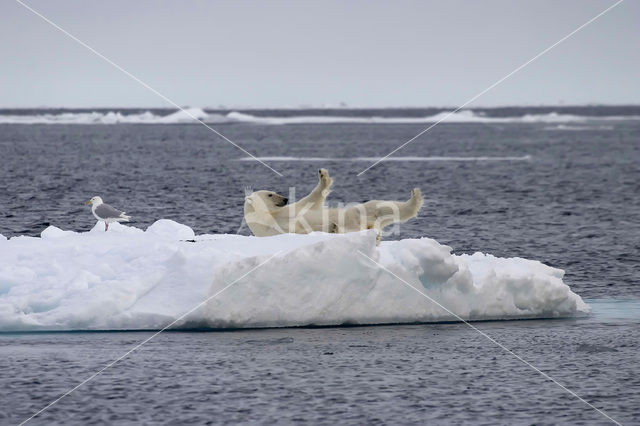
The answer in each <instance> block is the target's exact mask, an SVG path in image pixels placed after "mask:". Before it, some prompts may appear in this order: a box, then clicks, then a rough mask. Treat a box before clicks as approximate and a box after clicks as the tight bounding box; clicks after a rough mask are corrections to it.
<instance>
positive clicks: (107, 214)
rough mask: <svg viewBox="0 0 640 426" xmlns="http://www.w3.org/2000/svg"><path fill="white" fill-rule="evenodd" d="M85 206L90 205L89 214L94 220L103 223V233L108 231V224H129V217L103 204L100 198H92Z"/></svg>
mask: <svg viewBox="0 0 640 426" xmlns="http://www.w3.org/2000/svg"><path fill="white" fill-rule="evenodd" d="M85 204H91V213H93V215H94V216H95V217H96V219H98V220H99V221H100V220H101V221H103V222H104V231H105V232H107V231H108V230H109V224H110V223H111V222H129V219H131V217H129V216H127V215H126V214H124V212H121V211H120V210H117V209H114V208H113V207H111V206H110V205H109V204H105V203H104V202H103V201H102V198H100V197H93V198H92V199H90V200H89V201H86V202H85Z"/></svg>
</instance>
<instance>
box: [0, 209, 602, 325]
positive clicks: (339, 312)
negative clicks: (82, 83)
mask: <svg viewBox="0 0 640 426" xmlns="http://www.w3.org/2000/svg"><path fill="white" fill-rule="evenodd" d="M274 255H275V256H274ZM271 257H273V258H271ZM265 261H266V263H264V265H262V266H259V267H258V268H256V266H258V265H260V264H261V263H263V262H265ZM374 261H375V262H377V263H379V264H380V265H382V266H383V267H382V268H381V267H380V266H379V265H378V264H376V263H375V262H374ZM253 268H256V269H255V270H254V271H252V269H253ZM562 277H563V271H562V270H559V269H556V268H551V267H549V266H546V265H543V264H542V263H540V262H536V261H531V260H526V259H519V258H511V259H501V258H497V257H494V256H491V255H487V254H482V253H475V254H473V255H460V256H456V255H453V254H451V248H450V247H448V246H445V245H441V244H439V243H438V242H437V241H435V240H433V239H429V238H421V239H407V240H400V241H383V242H382V244H381V245H380V246H376V238H375V234H374V232H373V231H363V232H356V233H350V234H338V235H336V234H325V233H312V234H309V235H298V234H284V235H277V236H274V237H267V238H258V237H246V236H240V235H199V236H195V235H194V233H193V230H192V229H191V228H189V227H188V226H186V225H182V224H180V223H177V222H174V221H171V220H160V221H157V222H156V223H154V224H153V225H151V226H150V227H149V228H148V229H147V230H146V231H142V230H140V229H138V228H135V227H133V226H125V225H121V224H118V223H114V224H112V225H111V226H110V227H109V231H108V232H105V231H104V228H103V226H102V224H101V223H98V224H97V225H96V227H95V228H94V229H92V230H91V231H90V232H83V233H77V232H71V231H63V230H61V229H59V228H56V227H49V228H47V229H46V230H45V231H43V233H42V236H41V238H34V237H24V236H23V237H14V238H11V239H10V240H6V239H5V240H3V239H1V238H0V330H3V331H18V330H95V329H103V330H114V329H159V328H162V327H164V326H166V325H167V324H169V323H170V322H171V321H173V320H174V319H176V318H179V317H181V316H182V315H183V314H184V313H186V312H188V311H190V310H191V309H193V308H194V307H196V306H198V305H200V304H201V305H202V306H200V307H199V308H198V309H195V310H194V311H193V312H191V313H190V314H189V315H187V316H186V317H185V318H183V319H181V320H180V321H179V322H178V323H177V324H176V326H178V327H192V326H199V327H200V326H204V327H265V326H269V327H280V326H299V325H310V324H317V325H338V324H345V323H355V324H380V323H404V322H415V321H424V322H430V321H445V320H452V319H456V318H457V317H456V316H460V317H462V318H465V319H471V320H486V319H509V318H555V317H570V316H576V315H581V314H584V313H587V312H588V311H589V307H588V306H587V305H586V304H585V303H584V302H583V301H582V299H581V298H580V296H578V295H577V294H575V293H573V292H572V291H571V289H570V288H569V286H567V285H566V284H565V283H564V282H563V281H562ZM232 283H233V285H231V286H230V287H229V288H227V289H226V290H225V291H224V292H222V293H220V294H219V295H218V296H216V297H214V298H211V299H210V300H208V298H210V297H211V296H212V295H215V294H216V293H217V292H219V291H220V290H221V289H223V288H224V287H225V286H228V285H229V284H232ZM412 287H413V288H412ZM419 293H421V294H419Z"/></svg>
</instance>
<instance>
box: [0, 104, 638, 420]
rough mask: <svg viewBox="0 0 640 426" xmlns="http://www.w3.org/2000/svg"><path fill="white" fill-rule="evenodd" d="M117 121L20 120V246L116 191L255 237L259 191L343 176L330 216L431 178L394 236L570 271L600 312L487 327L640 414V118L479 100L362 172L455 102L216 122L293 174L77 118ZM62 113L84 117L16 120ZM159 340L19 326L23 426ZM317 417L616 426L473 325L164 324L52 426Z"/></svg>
mask: <svg viewBox="0 0 640 426" xmlns="http://www.w3.org/2000/svg"><path fill="white" fill-rule="evenodd" d="M113 111H114V110H108V111H100V110H86V111H77V110H73V111H70V110H18V111H16V110H0V123H2V124H0V234H2V235H4V236H6V237H11V236H16V235H33V236H37V235H39V233H40V232H41V231H42V230H43V229H45V228H46V227H47V226H48V225H55V226H58V227H60V228H62V229H70V230H76V231H87V230H89V229H91V227H93V225H94V224H95V220H94V218H93V217H92V215H91V213H90V210H89V208H88V207H87V206H85V205H84V201H86V200H87V199H89V198H90V197H92V196H94V195H100V196H101V197H102V198H103V199H104V200H105V202H107V203H109V204H112V205H113V206H115V207H117V208H120V209H123V210H126V211H127V213H128V214H130V215H131V216H132V217H133V219H134V222H133V223H132V225H134V226H138V227H146V226H148V225H150V224H151V223H153V222H154V221H156V220H157V219H161V218H169V219H174V220H176V221H178V222H180V223H184V224H187V225H189V226H190V227H192V228H193V229H194V230H195V231H196V233H236V232H238V233H240V234H246V235H248V229H247V228H246V227H244V226H243V225H242V205H243V198H244V191H245V188H246V187H252V188H253V189H254V190H258V189H271V190H275V191H278V192H280V193H282V194H292V192H290V191H295V194H297V196H298V197H302V196H304V195H305V194H306V192H308V191H309V190H311V189H312V188H313V187H314V186H315V184H316V181H317V178H316V173H317V169H318V168H320V167H323V168H327V169H328V170H329V172H330V173H331V175H332V177H333V179H334V185H333V192H332V193H331V195H330V196H329V199H328V201H329V203H330V204H337V203H347V202H354V201H358V202H360V201H366V200H369V199H407V198H408V197H409V192H410V190H411V188H413V187H419V188H421V189H422V192H423V196H424V197H425V199H426V201H425V206H424V207H423V209H422V211H421V213H420V217H418V218H416V219H413V220H411V221H409V222H408V223H406V224H404V225H402V226H401V227H400V228H399V230H398V232H396V233H394V234H392V235H388V236H386V237H385V238H387V239H399V238H412V237H422V236H427V237H431V238H434V239H436V240H438V241H439V242H441V243H444V244H447V245H450V246H451V247H452V248H453V250H454V252H455V253H473V252H475V251H483V252H486V253H491V254H494V255H496V256H501V257H514V256H518V257H524V258H529V259H537V260H540V261H542V262H544V263H546V264H549V265H551V266H554V267H558V268H561V269H564V270H565V271H566V275H565V282H566V283H567V284H568V285H570V286H571V288H572V289H573V291H575V292H576V293H578V294H579V295H581V296H582V297H583V298H585V300H586V301H587V302H588V303H589V304H590V305H591V306H592V307H593V310H594V314H593V315H591V316H590V317H588V318H583V319H573V320H535V321H503V322H481V323H476V324H475V326H476V327H478V329H480V330H482V331H483V332H485V333H487V334H488V335H490V336H491V337H492V338H494V339H495V340H496V341H498V342H500V343H501V344H503V345H504V346H505V347H506V348H508V349H510V350H512V351H514V352H515V353H517V354H518V355H520V356H521V357H522V358H523V359H525V360H526V361H528V362H530V363H531V364H533V365H534V366H536V367H537V368H539V369H540V370H542V371H544V372H545V373H547V374H549V375H550V376H552V377H553V378H554V379H556V380H557V381H558V382H559V383H560V384H562V385H564V386H566V387H567V388H568V389H570V390H572V391H574V392H575V393H577V394H578V395H580V396H581V397H583V398H584V399H585V400H587V401H589V402H590V403H592V404H593V405H594V406H596V407H598V408H600V409H602V410H603V411H604V412H606V414H608V415H609V416H611V417H612V418H614V419H615V420H617V421H619V422H621V423H623V424H637V423H639V422H640V408H639V407H640V378H639V376H638V369H637V366H638V365H639V363H640V355H639V345H640V341H639V338H640V335H639V331H638V330H639V328H638V326H639V325H640V308H639V306H640V305H639V302H638V299H640V197H639V195H640V119H639V118H638V117H640V107H564V108H558V107H554V108H501V109H486V110H482V109H474V111H473V113H474V116H473V117H472V118H471V119H469V117H468V116H464V115H463V116H461V119H460V120H458V121H456V122H443V123H440V124H438V125H437V126H435V127H433V128H432V129H431V130H429V131H428V132H426V133H425V134H424V135H422V136H421V137H419V138H417V139H416V140H415V141H413V142H412V143H410V144H408V145H407V146H406V147H404V148H403V149H401V150H400V151H398V152H397V153H395V154H394V156H393V157H396V160H395V161H384V162H381V163H379V164H377V165H376V166H374V167H372V168H371V169H369V170H367V171H366V172H364V173H362V174H360V175H359V173H360V172H362V171H363V170H365V169H366V168H367V167H369V166H370V165H371V164H372V163H373V162H374V161H375V159H376V158H379V157H381V156H383V155H386V154H388V153H389V152H390V151H392V150H393V149H395V148H396V147H397V146H399V145H401V144H402V143H404V142H406V141H407V140H409V139H411V138H412V137H414V136H415V135H416V134H418V133H419V132H421V131H422V130H424V129H425V128H426V127H428V126H430V125H431V123H432V122H429V121H428V120H427V121H426V122H425V123H420V122H412V121H411V120H409V118H416V117H417V118H420V117H431V116H437V114H441V113H442V112H446V110H444V109H422V110H416V109H411V110H407V109H394V110H354V109H340V110H252V111H240V113H242V114H248V115H250V117H253V119H252V120H253V121H251V120H247V119H245V118H246V117H245V116H242V117H245V118H243V120H244V121H242V120H240V121H238V120H235V121H234V120H227V121H224V120H219V119H216V121H219V122H217V123H215V124H214V123H213V121H208V122H210V124H209V125H210V126H212V127H213V128H215V129H216V130H217V131H219V132H221V133H222V134H224V135H225V136H226V137H228V138H229V139H230V140H232V141H234V142H236V143H237V144H238V145H240V146H241V147H242V148H243V149H244V150H246V151H247V152H248V153H250V154H251V155H253V156H256V157H260V158H263V159H264V160H263V161H264V162H265V163H267V164H268V165H269V166H270V167H272V168H273V169H275V170H276V171H278V172H279V173H281V174H282V176H279V175H278V174H276V173H274V172H273V171H272V170H270V169H269V168H267V167H265V166H264V165H262V164H260V163H259V162H257V161H251V157H250V155H249V154H247V152H243V151H242V150H240V149H238V148H237V147H234V146H232V145H231V144H230V143H228V142H226V141H224V140H222V139H221V138H220V137H219V136H218V135H216V134H214V133H213V132H212V131H211V130H209V129H207V128H206V127H205V126H203V125H201V124H198V123H188V122H173V123H167V124H165V123H161V122H153V123H151V124H150V123H140V124H137V123H130V122H129V123H127V122H119V121H118V120H116V121H115V122H114V123H113V124H105V122H109V120H106V121H104V120H102V119H100V120H102V121H100V122H96V123H93V122H86V120H85V118H82V120H81V121H82V122H83V124H68V122H69V121H71V122H72V121H73V119H74V117H76V115H77V114H83V113H89V114H92V113H94V112H97V115H98V116H100V117H103V116H104V115H105V114H109V113H110V112H113ZM116 112H117V113H118V114H120V115H121V116H128V115H135V114H144V113H145V112H146V110H117V111H116ZM151 113H152V114H153V115H154V116H159V117H163V116H167V115H169V114H171V113H173V111H169V110H153V111H151ZM206 113H207V114H210V115H211V116H212V117H213V116H215V117H220V116H221V117H228V116H230V113H232V111H228V110H216V111H209V110H207V111H206ZM59 114H70V115H71V118H72V119H71V120H66V122H67V124H59V123H58V124H18V123H17V122H14V121H17V120H14V119H13V118H11V117H14V116H16V115H19V116H23V117H25V116H26V117H27V121H28V120H30V119H29V117H40V116H42V115H54V116H55V115H59ZM74 114H76V115H74ZM3 117H5V119H4V120H3ZM6 117H10V118H9V119H7V118H6ZM82 117H85V116H82ZM231 117H236V115H231ZM261 117H262V118H261ZM264 117H270V118H283V117H284V118H295V119H296V120H294V121H297V124H281V122H277V121H276V120H272V121H268V120H265V119H263V118H264ZM301 117H302V118H301ZM305 117H315V118H313V119H306V118H305ZM318 117H325V118H326V117H330V118H331V117H334V119H333V121H334V122H331V123H328V122H322V120H320V119H318ZM335 117H340V118H341V120H342V118H349V117H351V118H354V120H352V121H351V122H350V121H349V120H348V119H347V120H342V121H341V122H335V121H336V120H335ZM371 117H377V121H376V120H372V121H371V122H363V121H366V120H368V119H369V118H371ZM380 117H382V118H393V119H397V120H396V121H397V122H395V123H393V122H384V120H382V121H380V120H379V118H380ZM531 117H533V118H531ZM405 119H406V120H405ZM467 119H468V120H467ZM465 120H466V121H465ZM36 121H37V120H36ZM45 121H46V120H45ZM325 121H327V120H325ZM328 121H331V120H328ZM273 123H278V124H273ZM425 303H429V302H428V301H425ZM151 334H152V333H147V332H110V333H24V334H19V333H17V334H16V333H8V334H0V383H1V384H2V386H0V395H1V398H2V401H3V404H2V408H1V409H0V423H2V424H17V423H20V422H21V421H23V420H25V419H26V418H28V417H29V416H31V415H32V414H34V413H35V412H36V411H38V410H39V409H41V408H43V407H44V406H45V405H47V404H48V403H49V402H51V401H52V400H54V399H55V398H57V397H58V396H60V395H61V394H63V393H64V392H65V391H67V390H69V389H71V388H72V387H73V386H75V385H77V384H79V383H80V382H82V381H83V380H84V379H86V378H87V377H89V376H90V375H91V374H93V373H94V372H96V371H98V370H99V369H100V368H101V367H103V366H105V365H107V364H108V363H109V362H111V361H113V360H114V359H116V358H117V357H119V356H121V355H123V354H124V353H125V352H127V351H128V350H129V349H131V348H132V347H134V346H135V345H136V344H137V343H139V342H141V341H143V340H144V339H146V338H147V337H149V336H151ZM305 421H306V422H309V423H313V424H324V423H326V424H328V423H337V422H339V423H346V424H363V423H373V424H375V423H381V424H382V423H388V424H395V423H400V424H407V423H425V422H429V423H433V424H465V423H467V424H607V423H611V421H610V420H609V419H607V417H605V416H604V415H602V414H601V413H599V412H597V411H596V410H595V409H593V408H592V407H590V406H588V405H587V404H585V403H584V402H581V401H580V400H579V399H577V398H576V397H575V396H573V395H571V394H570V393H569V392H567V391H566V390H563V389H562V388H561V387H560V386H558V384H556V383H553V382H551V381H549V380H546V379H545V378H544V377H543V376H542V375H541V374H540V373H538V372H536V371H534V370H533V369H532V368H530V367H528V366H527V365H525V364H523V363H522V362H521V361H520V360H518V359H517V358H516V357H514V356H513V355H512V354H509V353H507V352H506V351H505V350H504V349H502V348H500V347H498V346H497V345H496V344H494V343H492V342H490V341H489V340H488V339H487V338H486V337H484V336H482V335H481V334H479V333H478V332H477V331H474V330H473V329H471V328H470V327H469V326H468V325H465V324H416V325H405V326H394V325H390V326H379V327H343V328H341V327H333V328H320V329H314V328H303V329H271V330H243V331H225V332H222V331H215V330H213V331H211V330H209V331H206V332H205V331H198V332H168V333H162V334H160V335H158V336H157V337H155V338H153V339H152V340H151V341H150V342H149V343H147V344H146V345H144V346H143V347H141V348H140V349H138V350H137V351H135V352H133V353H132V354H131V355H130V356H129V357H127V358H125V359H123V360H122V361H120V362H119V363H117V364H116V365H114V366H113V367H111V368H109V369H107V370H106V371H105V372H104V373H103V374H101V375H100V376H98V377H96V378H95V379H94V380H92V381H90V382H89V383H87V384H86V385H84V386H82V387H81V388H80V389H78V390H77V391H75V392H73V393H72V394H71V395H69V396H67V397H65V398H64V399H62V400H61V401H60V402H58V403H57V404H56V405H55V406H53V407H51V408H50V409H49V410H47V411H46V412H44V413H42V414H41V415H40V416H38V417H37V418H35V419H33V420H32V422H33V424H105V423H118V424H128V423H162V424H178V423H194V424H202V423H207V422H211V423H238V422H246V423H269V424H270V423H276V422H281V423H292V422H305Z"/></svg>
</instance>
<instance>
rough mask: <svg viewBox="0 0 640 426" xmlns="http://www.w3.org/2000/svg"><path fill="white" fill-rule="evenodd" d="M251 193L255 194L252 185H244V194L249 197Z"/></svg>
mask: <svg viewBox="0 0 640 426" xmlns="http://www.w3.org/2000/svg"><path fill="white" fill-rule="evenodd" d="M251 194H253V190H252V189H251V187H250V186H245V187H244V196H245V197H248V196H249V195H251Z"/></svg>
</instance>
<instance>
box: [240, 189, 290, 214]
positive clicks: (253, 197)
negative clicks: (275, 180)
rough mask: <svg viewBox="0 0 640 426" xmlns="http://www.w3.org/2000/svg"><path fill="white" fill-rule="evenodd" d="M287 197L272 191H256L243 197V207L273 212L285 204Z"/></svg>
mask: <svg viewBox="0 0 640 426" xmlns="http://www.w3.org/2000/svg"><path fill="white" fill-rule="evenodd" d="M288 201H289V199H288V198H287V197H284V196H282V195H280V194H278V193H275V192H273V191H256V192H253V193H251V194H250V195H247V196H246V197H244V204H245V209H246V208H247V207H248V206H251V208H252V209H253V210H254V211H255V212H273V211H274V210H277V209H279V208H282V207H284V206H286V205H287V202H288Z"/></svg>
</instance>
